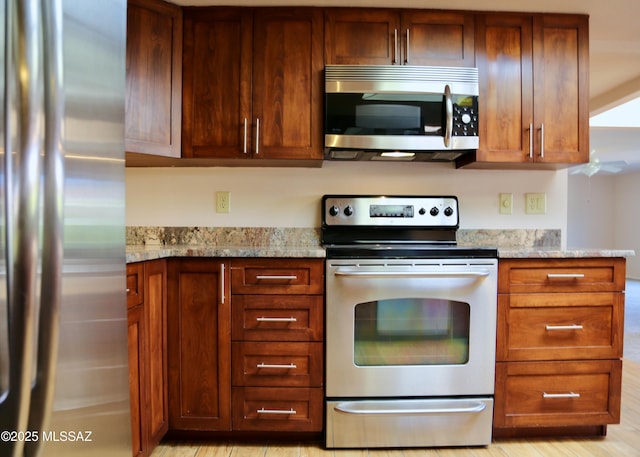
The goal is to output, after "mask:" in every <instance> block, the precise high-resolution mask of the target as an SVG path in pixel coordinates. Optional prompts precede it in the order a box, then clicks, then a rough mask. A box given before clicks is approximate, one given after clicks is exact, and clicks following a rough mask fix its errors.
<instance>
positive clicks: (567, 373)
mask: <svg viewBox="0 0 640 457" xmlns="http://www.w3.org/2000/svg"><path fill="white" fill-rule="evenodd" d="M625 266H626V262H625V259H623V258H586V259H500V262H499V267H498V270H499V279H498V328H497V348H496V359H497V363H496V385H495V408H494V424H493V425H494V436H519V435H528V434H535V435H540V434H554V435H557V434H563V433H565V434H570V433H571V434H574V433H585V434H605V433H606V426H607V425H608V424H617V423H619V422H620V399H621V388H622V360H621V357H622V346H623V329H624V288H625Z"/></svg>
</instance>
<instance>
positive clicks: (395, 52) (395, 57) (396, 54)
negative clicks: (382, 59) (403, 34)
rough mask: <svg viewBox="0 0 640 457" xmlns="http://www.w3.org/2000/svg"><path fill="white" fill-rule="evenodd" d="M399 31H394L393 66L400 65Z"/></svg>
mask: <svg viewBox="0 0 640 457" xmlns="http://www.w3.org/2000/svg"><path fill="white" fill-rule="evenodd" d="M398 52H399V47H398V29H393V59H392V60H391V64H392V65H396V64H397V63H398Z"/></svg>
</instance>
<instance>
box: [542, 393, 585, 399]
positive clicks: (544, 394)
mask: <svg viewBox="0 0 640 457" xmlns="http://www.w3.org/2000/svg"><path fill="white" fill-rule="evenodd" d="M542 397H543V398H580V394H578V393H575V392H567V393H562V394H548V393H546V392H542Z"/></svg>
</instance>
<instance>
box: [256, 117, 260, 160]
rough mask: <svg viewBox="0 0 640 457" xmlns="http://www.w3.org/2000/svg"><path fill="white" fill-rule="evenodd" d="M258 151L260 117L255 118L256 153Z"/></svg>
mask: <svg viewBox="0 0 640 457" xmlns="http://www.w3.org/2000/svg"><path fill="white" fill-rule="evenodd" d="M259 153H260V118H256V155H258V154H259Z"/></svg>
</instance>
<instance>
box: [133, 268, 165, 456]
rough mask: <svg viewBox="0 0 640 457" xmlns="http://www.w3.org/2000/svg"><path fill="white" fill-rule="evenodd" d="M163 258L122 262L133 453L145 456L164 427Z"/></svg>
mask: <svg viewBox="0 0 640 457" xmlns="http://www.w3.org/2000/svg"><path fill="white" fill-rule="evenodd" d="M166 277H167V270H166V261H165V260H153V261H149V262H139V263H132V264H128V265H127V306H128V322H129V388H130V397H131V422H132V444H133V455H134V456H148V455H150V454H151V452H152V451H153V448H154V447H155V446H156V445H157V444H158V443H159V442H160V440H161V439H162V437H163V436H164V435H165V433H166V432H167V430H168V426H169V422H168V395H167V345H166V344H167V335H166V331H167V327H166V325H167V318H166V312H167V309H166V303H167V302H166V285H167V281H166Z"/></svg>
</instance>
